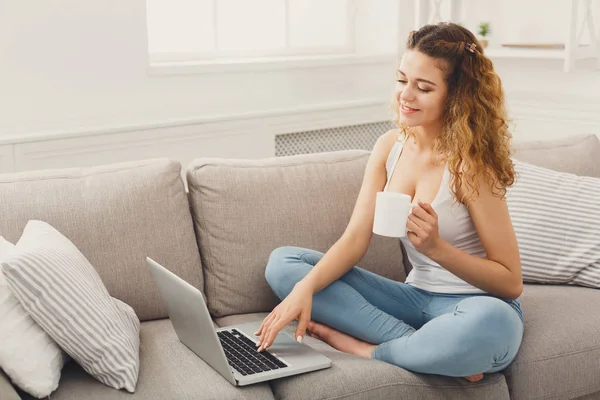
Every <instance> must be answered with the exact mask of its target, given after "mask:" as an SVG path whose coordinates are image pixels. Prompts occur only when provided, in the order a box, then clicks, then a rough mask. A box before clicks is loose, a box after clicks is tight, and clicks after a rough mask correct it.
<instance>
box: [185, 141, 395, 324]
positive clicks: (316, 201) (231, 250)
mask: <svg viewBox="0 0 600 400" xmlns="http://www.w3.org/2000/svg"><path fill="white" fill-rule="evenodd" d="M368 158H369V153H368V152H366V151H364V150H346V151H339V152H328V153H316V154H306V155H297V156H289V157H280V158H268V159H260V160H249V159H248V160H246V159H217V158H212V159H211V158H206V159H198V160H195V161H194V162H192V164H191V165H190V166H189V168H188V170H187V180H188V187H189V190H190V198H191V205H192V213H193V217H194V224H195V228H196V232H197V239H198V246H199V247H200V252H201V254H202V265H203V268H204V277H205V280H206V288H205V289H206V297H207V300H208V308H209V310H210V311H211V313H212V314H213V315H215V316H219V317H220V316H226V315H230V314H239V313H249V312H259V311H269V310H271V309H273V307H275V306H276V305H277V303H278V302H279V300H278V299H277V297H276V296H275V295H274V294H273V293H272V291H271V289H270V288H269V285H268V284H267V281H266V280H265V276H264V273H265V266H266V264H267V261H268V258H269V254H270V253H271V252H272V251H273V250H274V249H276V248H278V247H280V246H286V245H290V246H298V247H305V248H311V249H314V250H318V251H321V252H325V251H327V250H328V249H329V247H331V246H332V245H333V244H334V243H335V242H336V241H337V240H338V239H339V238H340V236H341V235H342V233H343V232H344V230H345V229H346V226H347V224H348V222H349V220H350V215H351V214H352V210H353V208H354V204H355V202H356V198H357V196H358V192H359V189H360V186H361V183H362V178H363V174H364V170H365V167H366V164H367V160H368ZM360 266H361V267H362V268H365V269H367V270H370V271H373V272H375V273H378V274H381V275H384V276H387V277H388V278H391V279H396V280H402V281H403V280H404V278H405V274H404V268H403V264H402V251H401V248H400V244H399V240H398V239H393V238H386V237H382V236H378V235H374V236H373V240H372V242H371V246H370V247H369V250H368V252H367V254H366V255H365V257H364V258H363V259H362V261H361V262H360Z"/></svg>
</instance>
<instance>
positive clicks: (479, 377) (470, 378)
mask: <svg viewBox="0 0 600 400" xmlns="http://www.w3.org/2000/svg"><path fill="white" fill-rule="evenodd" d="M465 379H466V380H468V381H469V382H477V381H480V380H482V379H483V374H475V375H470V376H465Z"/></svg>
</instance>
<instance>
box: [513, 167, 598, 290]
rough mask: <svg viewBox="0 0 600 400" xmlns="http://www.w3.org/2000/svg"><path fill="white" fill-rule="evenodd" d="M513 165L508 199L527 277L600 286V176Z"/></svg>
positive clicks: (552, 281) (532, 280)
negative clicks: (513, 176)
mask: <svg viewBox="0 0 600 400" xmlns="http://www.w3.org/2000/svg"><path fill="white" fill-rule="evenodd" d="M514 163H515V170H516V171H517V173H518V176H517V181H516V183H515V184H514V185H513V186H512V187H510V188H508V190H507V196H506V197H507V203H508V209H509V212H510V216H511V219H512V223H513V226H514V229H515V234H516V235H517V241H518V243H519V251H520V253H521V266H522V270H523V281H525V282H538V283H566V284H572V285H581V286H588V287H593V288H600V201H599V199H600V179H599V178H592V177H587V176H578V175H574V174H570V173H565V172H556V171H553V170H550V169H547V168H542V167H538V166H535V165H531V164H527V163H524V162H520V161H517V160H514Z"/></svg>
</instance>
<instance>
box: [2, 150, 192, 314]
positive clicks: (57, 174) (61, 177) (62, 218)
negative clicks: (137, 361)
mask: <svg viewBox="0 0 600 400" xmlns="http://www.w3.org/2000/svg"><path fill="white" fill-rule="evenodd" d="M180 171H181V165H180V164H179V163H178V162H175V161H170V160H167V159H157V160H145V161H137V162H128V163H120V164H111V165H105V166H101V167H93V168H73V169H61V170H44V171H33V172H20V173H14V174H5V175H0V204H2V207H1V208H0V232H2V235H3V236H4V237H6V239H7V240H8V241H10V242H13V243H15V242H17V240H18V239H19V237H20V236H21V233H22V232H23V228H24V227H25V224H27V221H29V220H31V219H37V220H42V221H45V222H47V223H49V224H50V225H52V226H54V227H55V228H56V229H58V230H59V231H60V232H61V233H63V234H64V235H65V236H67V237H68V238H69V239H70V240H71V241H72V242H73V244H74V245H75V246H77V248H78V249H79V250H80V251H81V252H82V253H83V255H84V256H85V257H86V258H87V259H88V260H89V261H90V263H91V264H92V265H93V266H94V267H95V268H96V269H97V271H98V274H99V275H100V277H101V278H102V281H103V282H104V284H105V286H106V288H107V289H108V291H109V293H110V294H111V296H113V297H115V298H117V299H119V300H122V301H124V302H125V303H127V304H129V305H130V306H131V307H133V309H134V310H135V312H136V314H137V315H138V317H139V318H140V319H141V320H146V319H153V318H161V317H165V316H166V315H167V313H166V311H165V309H164V308H163V306H162V302H161V299H160V296H159V294H158V290H157V289H156V287H155V286H154V282H153V280H152V277H151V275H150V273H149V271H148V268H147V266H146V262H145V259H146V257H147V256H149V257H151V258H152V259H154V260H156V261H158V262H160V263H161V264H162V265H164V266H165V267H167V268H169V269H171V270H172V271H173V272H175V273H176V274H177V275H179V276H181V277H182V278H183V279H185V280H186V281H188V282H190V283H191V284H192V285H194V286H196V287H197V288H199V289H201V290H202V288H203V280H202V271H201V269H200V256H199V254H198V247H197V245H196V239H195V236H194V229H193V224H192V219H191V214H190V212H189V204H188V201H187V197H186V193H185V190H184V186H183V181H182V180H181V176H180Z"/></svg>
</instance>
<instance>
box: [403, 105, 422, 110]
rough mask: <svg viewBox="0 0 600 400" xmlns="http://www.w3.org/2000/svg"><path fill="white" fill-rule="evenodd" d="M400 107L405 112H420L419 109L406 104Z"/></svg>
mask: <svg viewBox="0 0 600 400" xmlns="http://www.w3.org/2000/svg"><path fill="white" fill-rule="evenodd" d="M400 107H401V108H402V109H403V110H404V111H419V109H418V108H410V107H408V106H406V105H404V104H401V105H400Z"/></svg>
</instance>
